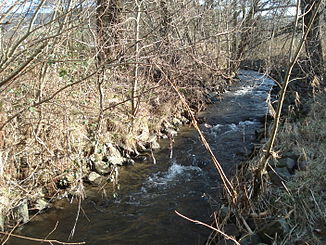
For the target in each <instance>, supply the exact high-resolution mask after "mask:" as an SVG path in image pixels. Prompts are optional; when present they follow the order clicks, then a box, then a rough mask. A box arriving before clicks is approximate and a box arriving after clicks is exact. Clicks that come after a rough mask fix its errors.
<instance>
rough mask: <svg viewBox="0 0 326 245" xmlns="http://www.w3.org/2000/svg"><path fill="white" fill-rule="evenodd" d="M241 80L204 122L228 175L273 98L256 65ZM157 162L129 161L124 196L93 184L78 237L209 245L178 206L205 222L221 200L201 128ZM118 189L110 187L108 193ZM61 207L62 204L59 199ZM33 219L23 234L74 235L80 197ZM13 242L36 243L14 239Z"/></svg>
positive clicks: (117, 244) (97, 244) (185, 134)
mask: <svg viewBox="0 0 326 245" xmlns="http://www.w3.org/2000/svg"><path fill="white" fill-rule="evenodd" d="M239 78H240V80H241V81H240V83H239V84H238V85H236V86H234V87H232V88H231V89H230V91H228V92H226V93H225V94H224V95H223V100H222V101H221V102H218V103H216V104H214V105H211V106H210V107H209V108H208V109H207V110H206V111H205V112H204V113H202V114H201V116H202V117H205V118H206V124H202V125H201V128H202V130H203V132H204V133H205V135H206V137H207V139H208V141H209V143H210V144H211V147H212V149H213V151H214V153H215V154H216V156H217V158H218V159H219V161H220V162H221V164H222V166H223V168H224V169H225V170H226V172H227V173H228V174H231V172H232V170H234V169H235V168H236V166H237V165H238V164H239V163H240V162H241V161H242V160H244V159H245V158H246V157H247V155H248V154H249V153H250V151H251V150H252V148H253V143H254V142H255V130H256V129H257V128H260V127H263V123H262V122H261V121H262V120H261V119H262V118H263V117H264V116H265V115H266V112H267V106H266V99H267V97H268V94H269V91H270V89H271V87H272V86H273V85H274V82H273V81H272V80H270V79H268V78H266V77H263V76H262V75H261V74H258V73H256V72H253V71H241V72H240V74H239ZM163 144H165V147H164V148H163V149H162V150H160V151H158V152H157V153H156V154H155V156H156V160H157V164H156V165H153V164H152V163H151V162H150V161H148V162H143V163H138V164H136V165H135V166H133V167H125V168H122V169H121V173H120V190H118V192H117V197H116V198H112V197H111V196H109V197H108V198H103V197H102V195H101V193H99V192H98V190H97V189H92V188H90V189H88V191H87V197H88V198H87V199H86V200H84V201H83V202H82V205H81V206H82V209H81V212H80V215H79V219H78V222H77V226H76V230H75V235H74V238H73V239H72V240H71V241H85V242H86V243H87V244H92V245H106V244H109V245H127V244H133V245H137V244H147V245H150V244H153V245H154V244H155V245H168V244H171V245H173V244H176V245H177V244H178V245H180V244H187V245H192V244H193V245H195V244H204V242H205V240H206V239H207V237H208V235H209V233H210V231H209V230H208V229H206V228H204V227H201V226H199V225H195V224H192V223H190V222H188V221H185V220H183V219H182V218H180V217H178V216H177V215H176V214H175V213H174V210H177V211H179V212H180V213H182V214H184V215H186V216H189V217H191V218H193V219H198V220H201V221H204V222H210V214H211V213H212V212H213V210H214V208H216V207H217V206H218V205H219V192H220V190H221V188H222V187H221V185H220V182H219V177H218V175H217V173H216V171H215V169H214V168H213V166H212V164H211V163H210V159H209V157H208V156H207V154H206V152H205V149H204V147H203V146H202V145H201V143H200V142H199V140H198V137H197V133H196V132H195V131H194V130H193V129H192V128H189V127H185V128H183V129H182V130H181V131H180V133H179V136H178V137H177V138H176V139H175V143H174V148H173V155H172V158H170V150H169V149H168V144H167V142H165V143H163ZM109 192H110V190H108V193H109ZM58 206H59V205H58ZM61 206H62V208H58V207H56V208H53V209H51V210H50V211H49V212H47V213H46V214H43V215H40V216H38V217H36V219H34V220H33V221H31V222H30V223H29V224H27V225H25V226H24V227H23V228H22V229H21V231H20V233H21V234H23V235H27V236H32V237H39V238H44V237H46V235H47V234H48V233H49V232H50V231H51V230H52V229H53V228H54V227H55V225H56V223H57V222H59V223H58V226H57V228H56V229H55V231H54V232H53V233H52V234H51V235H50V236H49V238H53V239H57V240H61V241H67V239H68V237H69V235H70V232H71V230H72V229H73V227H74V222H75V220H76V215H77V209H78V208H77V207H78V205H77V203H76V202H74V203H73V205H69V204H67V203H64V202H63V203H62V204H61ZM8 244H9V245H16V244H19V245H24V244H26V245H27V244H28V245H29V244H35V242H29V241H25V240H19V239H12V240H11V241H10V242H8Z"/></svg>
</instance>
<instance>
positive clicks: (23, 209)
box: [14, 200, 29, 224]
mask: <svg viewBox="0 0 326 245" xmlns="http://www.w3.org/2000/svg"><path fill="white" fill-rule="evenodd" d="M14 215H15V217H16V219H17V220H19V221H21V222H22V223H23V224H25V223H27V222H28V221H29V214H28V205H27V200H23V201H22V202H21V203H20V204H19V205H18V206H17V207H16V208H15V209H14Z"/></svg>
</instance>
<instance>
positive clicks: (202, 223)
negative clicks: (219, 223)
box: [174, 210, 240, 245]
mask: <svg viewBox="0 0 326 245" xmlns="http://www.w3.org/2000/svg"><path fill="white" fill-rule="evenodd" d="M174 212H175V213H176V214H177V215H179V216H180V217H181V218H184V219H186V220H188V221H190V222H193V223H195V224H198V225H202V226H205V227H207V228H209V229H211V230H214V231H216V232H218V233H220V234H221V235H223V236H224V237H225V238H226V239H227V240H231V241H233V242H234V243H235V244H236V245H240V243H239V242H238V241H237V240H236V239H235V238H233V237H231V236H229V235H228V234H226V233H224V232H223V231H221V230H219V229H217V228H215V227H213V226H211V225H208V224H206V223H204V222H201V221H199V220H194V219H190V218H188V217H187V216H184V215H183V214H180V213H179V212H178V211H176V210H174Z"/></svg>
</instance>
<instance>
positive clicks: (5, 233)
mask: <svg viewBox="0 0 326 245" xmlns="http://www.w3.org/2000/svg"><path fill="white" fill-rule="evenodd" d="M0 234H2V235H6V236H12V237H16V238H20V239H24V240H29V241H34V242H47V243H50V244H63V245H80V244H86V242H61V241H58V240H47V239H41V238H34V237H28V236H22V235H16V234H11V233H8V232H2V231H0Z"/></svg>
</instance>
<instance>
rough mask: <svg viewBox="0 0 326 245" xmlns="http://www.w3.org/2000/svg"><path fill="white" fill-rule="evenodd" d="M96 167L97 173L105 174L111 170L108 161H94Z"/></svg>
mask: <svg viewBox="0 0 326 245" xmlns="http://www.w3.org/2000/svg"><path fill="white" fill-rule="evenodd" d="M93 166H94V169H95V171H96V172H97V173H99V174H101V175H105V174H108V173H110V172H111V166H110V164H109V163H108V162H104V161H96V162H93Z"/></svg>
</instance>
